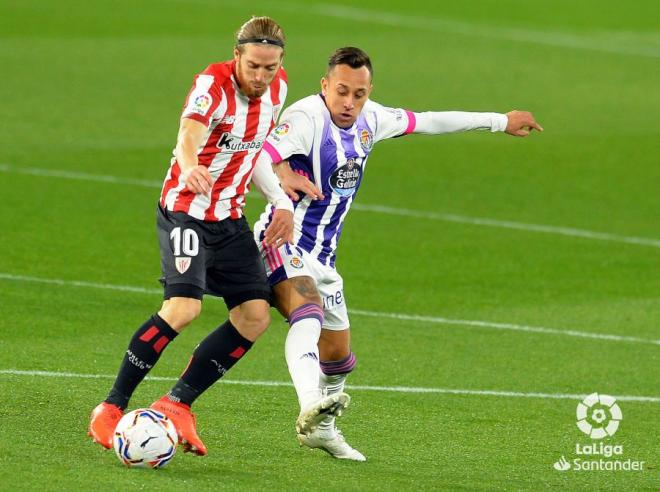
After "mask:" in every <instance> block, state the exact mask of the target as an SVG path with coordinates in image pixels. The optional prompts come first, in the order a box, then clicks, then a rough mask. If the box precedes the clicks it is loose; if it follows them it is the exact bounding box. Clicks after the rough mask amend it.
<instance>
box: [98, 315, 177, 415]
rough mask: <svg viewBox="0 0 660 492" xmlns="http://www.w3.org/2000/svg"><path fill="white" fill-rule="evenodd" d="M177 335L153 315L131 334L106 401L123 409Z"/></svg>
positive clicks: (162, 320)
mask: <svg viewBox="0 0 660 492" xmlns="http://www.w3.org/2000/svg"><path fill="white" fill-rule="evenodd" d="M177 335H178V333H177V332H176V331H174V329H173V328H172V327H171V326H170V325H168V324H167V322H166V321H165V320H164V319H163V318H161V317H160V316H158V315H157V314H154V315H153V316H152V317H151V318H149V319H148V320H147V321H146V323H144V324H143V325H142V326H140V328H138V330H137V331H136V332H135V335H133V338H132V339H131V342H130V343H129V344H128V349H127V350H126V354H125V355H124V360H122V362H121V366H119V373H118V374H117V379H116V380H115V384H114V386H113V387H112V390H111V391H110V394H109V395H108V397H107V398H106V399H105V401H107V402H108V403H113V404H114V405H117V406H118V407H119V408H121V409H124V408H126V406H127V405H128V400H130V399H131V396H132V395H133V392H134V391H135V388H137V385H138V384H140V383H141V382H142V380H143V379H144V377H145V376H146V375H147V374H148V373H149V371H150V370H151V368H152V367H153V366H154V365H155V364H156V362H158V359H159V358H160V355H161V353H162V352H163V350H164V349H165V347H167V344H168V343H170V342H171V341H172V340H174V338H175V337H176V336H177Z"/></svg>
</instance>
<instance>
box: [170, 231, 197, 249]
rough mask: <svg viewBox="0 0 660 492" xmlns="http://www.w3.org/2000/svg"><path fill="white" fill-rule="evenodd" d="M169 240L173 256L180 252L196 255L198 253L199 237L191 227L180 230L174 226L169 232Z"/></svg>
mask: <svg viewBox="0 0 660 492" xmlns="http://www.w3.org/2000/svg"><path fill="white" fill-rule="evenodd" d="M170 240H171V241H172V252H173V253H174V256H181V253H183V254H184V255H186V256H197V254H198V253H199V237H198V236H197V233H196V232H195V231H194V230H193V229H184V230H183V232H181V228H180V227H175V228H174V229H172V232H170Z"/></svg>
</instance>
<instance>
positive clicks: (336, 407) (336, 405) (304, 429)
mask: <svg viewBox="0 0 660 492" xmlns="http://www.w3.org/2000/svg"><path fill="white" fill-rule="evenodd" d="M350 403H351V397H350V396H348V395H347V394H346V393H335V394H334V395H328V396H324V397H322V398H321V399H320V400H318V401H317V402H316V403H314V404H313V405H312V406H310V407H307V408H306V409H304V410H303V411H301V412H300V415H298V419H297V420H296V432H297V433H298V434H302V435H305V434H310V433H312V432H314V430H315V429H316V428H317V427H318V425H319V424H320V423H321V421H322V420H323V419H325V418H326V417H339V416H340V415H341V414H342V412H343V411H344V409H345V408H346V407H348V405H349V404H350Z"/></svg>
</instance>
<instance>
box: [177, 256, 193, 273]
mask: <svg viewBox="0 0 660 492" xmlns="http://www.w3.org/2000/svg"><path fill="white" fill-rule="evenodd" d="M190 263H191V260H190V258H189V257H187V256H177V257H176V258H175V259H174V266H175V267H176V269H177V271H178V272H179V273H186V271H187V270H188V268H190Z"/></svg>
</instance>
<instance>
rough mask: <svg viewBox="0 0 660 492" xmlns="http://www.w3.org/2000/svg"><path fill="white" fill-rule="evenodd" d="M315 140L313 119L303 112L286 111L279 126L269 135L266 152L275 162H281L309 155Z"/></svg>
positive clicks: (265, 147) (265, 146)
mask: <svg viewBox="0 0 660 492" xmlns="http://www.w3.org/2000/svg"><path fill="white" fill-rule="evenodd" d="M313 140H314V123H313V119H312V118H311V117H310V116H308V115H307V114H305V113H304V112H302V111H284V113H282V118H281V119H280V124H279V126H277V127H275V128H274V129H273V131H272V132H270V134H269V135H268V138H267V139H266V143H264V150H265V151H266V152H268V154H269V155H270V157H271V159H272V160H273V162H280V161H283V160H285V159H287V158H289V157H291V156H292V155H295V154H304V155H307V154H309V153H310V152H311V150H312V142H313Z"/></svg>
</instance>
